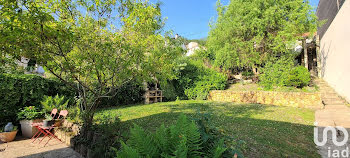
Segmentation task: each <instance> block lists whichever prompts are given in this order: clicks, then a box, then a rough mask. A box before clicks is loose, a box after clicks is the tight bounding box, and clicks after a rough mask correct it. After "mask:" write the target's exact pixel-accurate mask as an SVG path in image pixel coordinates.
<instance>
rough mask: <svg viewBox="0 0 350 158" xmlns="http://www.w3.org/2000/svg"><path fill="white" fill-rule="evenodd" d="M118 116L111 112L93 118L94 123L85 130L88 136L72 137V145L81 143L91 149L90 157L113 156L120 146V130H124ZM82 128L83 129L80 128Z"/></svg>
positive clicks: (106, 157) (105, 157)
mask: <svg viewBox="0 0 350 158" xmlns="http://www.w3.org/2000/svg"><path fill="white" fill-rule="evenodd" d="M123 128H125V126H122V123H121V120H120V119H119V117H116V116H115V115H113V114H111V113H108V114H107V113H104V114H103V115H102V116H101V117H98V118H96V119H95V122H94V124H92V125H91V127H90V129H89V130H87V132H86V133H88V135H89V136H88V137H86V136H84V135H82V134H83V133H84V132H81V133H80V135H77V136H75V137H74V140H75V141H74V142H75V144H74V145H81V144H83V145H84V146H86V147H87V148H88V149H90V150H91V152H90V157H103V158H112V157H115V150H114V149H119V148H120V140H121V139H122V138H123V136H122V132H124V131H126V130H125V129H123ZM82 130H83V129H82Z"/></svg>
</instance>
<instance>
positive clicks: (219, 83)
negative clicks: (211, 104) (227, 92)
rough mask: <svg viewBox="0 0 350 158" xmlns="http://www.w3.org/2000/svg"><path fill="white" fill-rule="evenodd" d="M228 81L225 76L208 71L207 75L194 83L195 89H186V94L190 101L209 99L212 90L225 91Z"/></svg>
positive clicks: (201, 76)
mask: <svg viewBox="0 0 350 158" xmlns="http://www.w3.org/2000/svg"><path fill="white" fill-rule="evenodd" d="M226 80H227V78H226V76H225V75H223V74H221V73H218V72H216V71H214V70H211V69H207V71H206V73H205V75H200V76H199V77H198V80H196V81H195V82H194V86H193V87H190V88H187V89H185V94H186V95H187V97H188V98H189V99H201V100H204V99H207V96H208V94H209V91H210V90H219V89H224V88H225V86H226Z"/></svg>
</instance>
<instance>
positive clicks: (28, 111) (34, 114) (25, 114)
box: [17, 106, 42, 138]
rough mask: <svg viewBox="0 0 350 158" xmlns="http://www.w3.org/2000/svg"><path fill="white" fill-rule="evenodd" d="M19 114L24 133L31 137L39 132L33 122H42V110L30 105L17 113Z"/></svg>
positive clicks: (25, 135)
mask: <svg viewBox="0 0 350 158" xmlns="http://www.w3.org/2000/svg"><path fill="white" fill-rule="evenodd" d="M17 116H18V119H19V120H20V124H21V130H22V135H23V136H24V137H27V138H31V137H32V136H33V135H34V134H35V133H36V132H37V129H36V128H35V127H33V126H32V124H33V123H38V122H42V119H39V118H42V112H41V111H40V110H39V109H38V108H36V107H34V106H28V107H24V108H23V109H22V110H21V111H20V112H19V113H17Z"/></svg>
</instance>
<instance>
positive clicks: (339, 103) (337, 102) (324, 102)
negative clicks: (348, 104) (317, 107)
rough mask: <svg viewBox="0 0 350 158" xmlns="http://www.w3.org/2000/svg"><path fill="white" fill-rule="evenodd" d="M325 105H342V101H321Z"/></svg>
mask: <svg viewBox="0 0 350 158" xmlns="http://www.w3.org/2000/svg"><path fill="white" fill-rule="evenodd" d="M322 102H323V104H325V105H344V101H342V100H322Z"/></svg>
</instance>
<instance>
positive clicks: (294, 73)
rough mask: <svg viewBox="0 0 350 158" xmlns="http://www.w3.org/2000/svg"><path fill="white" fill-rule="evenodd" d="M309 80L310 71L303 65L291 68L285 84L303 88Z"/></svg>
mask: <svg viewBox="0 0 350 158" xmlns="http://www.w3.org/2000/svg"><path fill="white" fill-rule="evenodd" d="M310 80H311V77H310V72H309V71H308V70H307V69H306V68H305V67H303V66H298V67H295V68H293V69H292V70H291V71H290V72H289V75H288V78H287V79H286V81H285V85H286V86H292V87H297V88H303V87H305V86H307V85H308V84H309V82H310Z"/></svg>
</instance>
